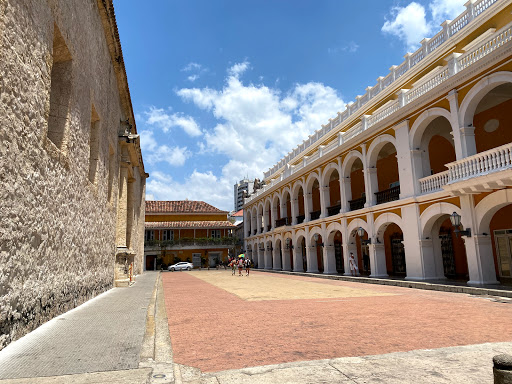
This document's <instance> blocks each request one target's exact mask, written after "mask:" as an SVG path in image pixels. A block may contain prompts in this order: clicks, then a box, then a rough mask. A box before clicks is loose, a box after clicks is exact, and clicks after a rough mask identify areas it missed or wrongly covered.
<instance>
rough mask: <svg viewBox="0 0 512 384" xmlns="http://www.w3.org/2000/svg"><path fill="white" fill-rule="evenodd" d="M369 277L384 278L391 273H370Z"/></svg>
mask: <svg viewBox="0 0 512 384" xmlns="http://www.w3.org/2000/svg"><path fill="white" fill-rule="evenodd" d="M368 277H375V278H378V279H384V278H386V277H389V275H388V274H387V273H385V274H380V275H370V276H368Z"/></svg>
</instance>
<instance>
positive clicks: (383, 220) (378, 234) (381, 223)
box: [373, 212, 404, 243]
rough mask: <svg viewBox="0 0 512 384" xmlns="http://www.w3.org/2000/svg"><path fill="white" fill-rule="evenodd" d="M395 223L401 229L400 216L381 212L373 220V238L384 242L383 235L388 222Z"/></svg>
mask: <svg viewBox="0 0 512 384" xmlns="http://www.w3.org/2000/svg"><path fill="white" fill-rule="evenodd" d="M392 223H393V224H396V225H398V226H399V227H400V229H402V231H403V228H404V226H403V222H402V218H401V217H400V216H398V215H397V214H396V213H390V212H387V213H383V214H382V215H380V216H379V217H377V220H375V223H374V225H373V228H374V229H375V239H376V240H378V241H379V242H380V243H384V239H383V237H382V236H383V235H384V232H385V231H386V228H387V227H388V225H389V224H392Z"/></svg>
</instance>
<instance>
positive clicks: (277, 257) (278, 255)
mask: <svg viewBox="0 0 512 384" xmlns="http://www.w3.org/2000/svg"><path fill="white" fill-rule="evenodd" d="M282 243H283V236H282V234H278V235H275V236H274V240H273V245H272V248H273V250H272V258H273V263H272V264H273V268H272V269H275V270H281V269H283V254H282V249H283V248H282Z"/></svg>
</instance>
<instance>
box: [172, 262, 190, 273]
mask: <svg viewBox="0 0 512 384" xmlns="http://www.w3.org/2000/svg"><path fill="white" fill-rule="evenodd" d="M192 268H194V264H192V263H188V262H186V261H180V262H179V263H176V264H173V265H169V266H168V267H167V270H168V271H171V272H174V271H181V270H184V269H185V270H187V271H190V270H192Z"/></svg>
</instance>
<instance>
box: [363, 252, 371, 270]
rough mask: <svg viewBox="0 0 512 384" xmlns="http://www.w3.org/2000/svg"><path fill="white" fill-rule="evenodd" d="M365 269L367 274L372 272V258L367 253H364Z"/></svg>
mask: <svg viewBox="0 0 512 384" xmlns="http://www.w3.org/2000/svg"><path fill="white" fill-rule="evenodd" d="M363 268H364V271H365V272H370V257H369V256H368V254H367V253H366V252H363Z"/></svg>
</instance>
